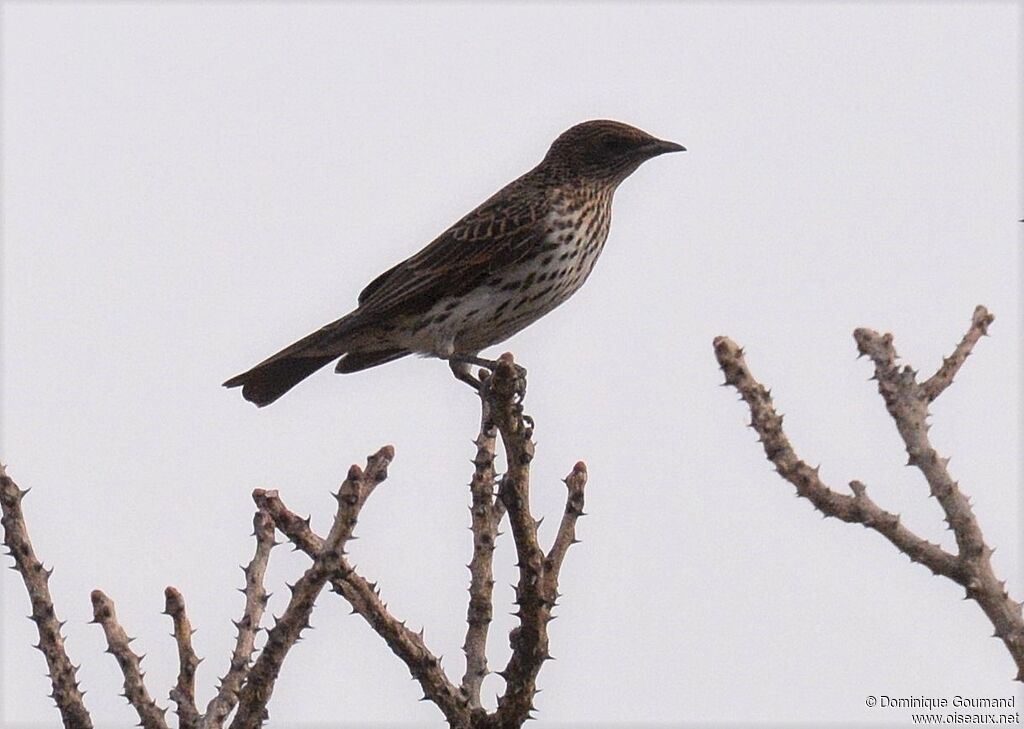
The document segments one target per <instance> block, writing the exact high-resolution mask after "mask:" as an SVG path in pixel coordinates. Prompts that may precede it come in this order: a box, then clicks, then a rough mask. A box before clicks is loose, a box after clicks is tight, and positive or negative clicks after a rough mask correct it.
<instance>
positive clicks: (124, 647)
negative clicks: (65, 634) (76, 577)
mask: <svg viewBox="0 0 1024 729" xmlns="http://www.w3.org/2000/svg"><path fill="white" fill-rule="evenodd" d="M92 615H93V619H92V622H94V623H99V624H100V626H101V627H102V628H103V633H104V634H105V635H106V636H107V653H110V654H112V655H113V656H114V658H116V659H117V663H118V665H119V666H120V667H121V673H122V674H123V675H124V697H125V698H126V699H128V703H129V704H131V705H132V708H134V709H135V711H136V712H137V713H138V715H139V724H140V725H141V726H142V727H143V729H167V720H166V719H165V718H164V715H165V714H166V713H167V709H161V708H160V707H159V706H157V705H156V702H155V701H153V697H151V696H150V695H149V691H147V690H146V683H145V680H144V679H145V677H146V674H144V673H143V672H142V659H143V658H145V656H144V655H143V656H140V655H138V654H137V653H135V651H133V650H132V648H131V645H130V644H131V642H132V641H133V640H135V639H134V638H129V637H128V634H127V633H125V632H124V628H122V627H121V624H120V623H119V622H117V613H116V612H114V601H113V600H111V599H110V598H109V597H107V596H106V595H104V594H103V592H102V591H100V590H93V591H92Z"/></svg>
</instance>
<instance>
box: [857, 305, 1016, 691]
mask: <svg viewBox="0 0 1024 729" xmlns="http://www.w3.org/2000/svg"><path fill="white" fill-rule="evenodd" d="M993 318H994V317H993V316H992V315H991V314H989V312H988V311H987V310H986V309H985V307H983V306H979V307H977V308H976V309H975V311H974V316H973V317H972V319H971V328H970V329H969V330H968V332H967V334H966V335H965V336H964V338H963V340H962V341H961V342H960V344H959V345H957V348H956V350H955V351H954V352H953V354H952V355H951V356H950V357H948V358H946V360H944V362H943V365H942V367H941V368H940V369H939V372H938V373H936V375H935V376H933V377H932V378H929V379H928V380H927V381H926V382H925V383H924V384H918V383H917V377H916V373H915V372H914V370H913V369H911V368H910V367H909V366H905V367H903V368H902V369H899V368H897V367H896V364H895V360H896V351H895V349H894V348H893V346H892V335H891V334H885V335H880V334H879V333H878V332H876V331H873V330H871V329H858V330H856V331H855V332H854V335H853V336H854V339H855V340H856V341H857V347H858V349H859V351H860V353H861V354H866V355H867V356H869V357H870V358H871V360H872V362H874V365H875V378H876V379H877V380H878V392H879V393H880V394H881V395H882V398H883V399H884V400H885V406H886V409H887V410H888V411H889V414H890V415H891V416H892V418H893V420H894V421H895V422H896V429H897V431H899V434H900V437H901V438H902V439H903V443H904V445H905V446H906V449H907V454H908V456H909V458H908V464H910V465H913V466H916V467H917V468H918V470H920V471H921V473H922V474H923V475H924V477H925V480H927V482H928V487H929V489H930V490H931V494H932V496H934V497H935V499H936V500H937V501H938V502H939V505H940V506H941V507H942V510H943V512H945V516H946V522H947V523H948V524H949V528H950V529H952V530H953V535H954V537H955V538H956V544H957V549H958V562H959V566H960V571H959V575H958V576H959V579H956V578H954V579H956V582H958V583H959V584H960V585H961V586H963V587H964V589H965V590H966V592H967V597H969V598H971V599H972V600H975V601H976V602H977V603H978V604H979V605H980V606H981V609H982V610H983V611H984V612H985V615H987V616H988V619H989V620H991V621H992V625H993V626H994V627H995V635H997V636H998V637H999V638H1000V639H1001V640H1002V641H1003V643H1004V644H1005V645H1006V648H1007V650H1008V651H1009V652H1010V655H1011V656H1013V659H1014V661H1015V662H1016V664H1017V669H1018V671H1017V676H1016V679H1017V680H1018V681H1022V682H1024V616H1022V614H1021V604H1020V603H1019V602H1017V601H1016V600H1013V599H1012V598H1011V597H1010V595H1009V594H1008V593H1007V591H1006V586H1005V583H1004V582H1003V581H1001V580H999V579H998V578H997V577H996V575H995V573H994V572H993V570H992V561H991V555H992V549H991V548H989V546H988V545H987V544H985V537H984V534H982V531H981V527H980V526H979V524H978V520H977V518H976V517H975V516H974V510H973V509H972V508H971V504H970V500H969V499H968V498H967V496H966V495H965V494H964V493H963V492H962V491H961V490H960V487H959V484H958V483H957V482H956V481H955V480H954V479H953V477H952V476H951V475H950V473H949V468H948V465H949V459H948V458H943V457H941V456H939V454H938V453H937V452H936V450H935V449H934V448H933V447H932V444H931V441H930V439H929V438H928V429H929V426H928V422H927V419H928V415H929V413H928V403H930V402H931V401H932V400H934V399H935V397H937V396H938V394H940V393H941V392H942V391H943V390H944V389H945V388H946V387H947V386H948V385H949V384H950V383H951V382H952V378H953V375H954V374H955V373H956V371H957V370H958V369H959V367H960V365H961V364H962V363H963V361H964V359H965V358H966V357H967V355H968V354H970V351H971V348H972V347H973V346H974V343H975V342H977V341H978V339H979V338H980V337H981V336H982V335H983V334H985V333H986V332H987V329H988V326H989V324H991V323H992V321H993ZM950 362H952V363H953V364H949V363H950Z"/></svg>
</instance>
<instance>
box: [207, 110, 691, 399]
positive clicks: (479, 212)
mask: <svg viewBox="0 0 1024 729" xmlns="http://www.w3.org/2000/svg"><path fill="white" fill-rule="evenodd" d="M684 150H685V148H684V147H683V146H681V145H679V144H676V143H675V142H666V141H663V140H661V139H657V138H655V137H652V136H651V135H650V134H647V133H646V132H643V131H641V130H639V129H636V128H635V127H631V126H629V125H627V124H622V123H620V122H614V121H604V120H599V121H588V122H583V123H582V124H577V125H576V126H574V127H572V128H570V129H568V130H567V131H565V132H563V133H562V134H561V135H560V136H559V137H558V139H556V140H555V141H554V143H552V145H551V148H550V149H549V150H548V153H547V154H546V155H545V156H544V159H543V160H542V161H541V163H540V164H539V165H537V166H536V167H534V168H533V169H532V170H530V171H529V172H527V173H526V174H525V175H523V176H522V177H520V178H519V179H517V180H514V181H513V182H511V183H509V184H508V185H506V186H505V187H504V188H502V189H501V190H499V191H498V192H497V193H496V194H494V195H493V196H492V197H491V198H490V199H488V200H487V201H486V202H484V203H483V204H482V205H480V206H479V207H478V208H476V209H475V210H473V211H472V212H470V213H469V214H468V215H466V216H465V217H464V218H462V220H460V221H459V222H457V223H455V225H453V226H452V227H451V228H449V229H448V230H446V231H445V232H444V233H442V234H441V235H440V236H438V237H437V239H435V240H434V241H433V242H432V243H430V245H428V246H427V247H426V248H424V249H423V250H421V251H420V252H419V253H417V254H416V255H414V256H412V257H411V258H407V259H406V260H404V261H402V262H401V263H399V264H398V265H396V266H394V267H393V268H391V269H390V270H388V271H386V272H384V273H383V274H381V275H380V276H378V277H377V278H376V279H374V280H373V281H372V282H371V283H370V285H369V286H367V287H366V288H365V289H363V292H362V293H361V294H359V304H358V306H357V307H356V308H355V310H354V311H352V312H351V313H349V314H346V315H345V316H343V317H342V318H341V319H338V320H337V321H335V322H332V323H331V324H328V325H327V326H325V327H323V328H322V329H320V330H318V331H316V332H313V333H312V334H310V335H309V336H307V337H303V338H302V339H300V340H299V341H297V342H295V343H294V344H292V345H291V346H289V347H286V348H285V349H282V350H281V351H280V352H278V353H277V354H275V355H273V356H272V357H270V358H268V359H266V360H264V361H263V362H261V363H260V364H258V365H256V366H255V367H253V368H252V369H251V370H249V371H248V372H244V373H242V374H240V375H238V376H236V377H232V378H231V379H230V380H228V381H227V382H225V383H224V385H225V387H239V386H241V387H242V395H243V397H245V399H246V400H249V401H251V402H254V403H256V405H259V406H261V407H262V406H264V405H269V404H270V403H272V402H274V400H276V399H277V398H279V397H281V395H283V394H284V393H286V392H287V391H288V390H290V389H291V388H292V387H294V386H295V385H296V384H298V383H299V382H300V381H302V380H303V379H305V378H306V377H308V376H309V375H311V374H313V373H314V372H315V371H316V370H318V369H320V368H321V367H323V366H324V365H326V364H327V363H329V362H331V361H333V360H336V359H338V358H339V357H340V359H338V364H337V366H336V367H335V372H358V371H359V370H364V369H366V368H368V367H374V366H376V365H379V364H383V363H385V362H390V361H392V360H395V359H398V358H399V357H405V356H406V355H408V354H413V353H416V354H421V355H425V356H430V357H440V358H441V359H446V360H448V362H449V365H450V366H451V368H452V371H453V372H454V373H455V375H456V377H458V378H459V379H461V380H464V381H466V382H469V383H470V384H473V385H475V386H476V385H478V384H479V383H477V382H476V380H475V378H474V377H473V376H472V375H471V374H470V365H473V364H478V365H482V366H487V365H488V364H490V365H492V366H493V363H490V362H488V361H487V360H481V359H479V358H478V357H477V354H478V353H479V352H480V351H481V350H483V349H484V348H486V347H489V346H491V345H493V344H497V343H498V342H502V341H504V340H505V339H507V338H509V337H510V336H512V335H513V334H515V333H516V332H518V331H520V330H521V329H523V328H525V327H526V326H528V325H529V324H531V323H533V322H534V321H536V320H537V319H539V318H540V317H542V316H544V315H545V314H547V313H548V312H549V311H551V310H552V309H554V308H555V307H556V306H558V305H559V304H561V303H562V302H563V301H565V300H566V299H568V298H569V297H570V296H572V295H573V294H574V293H575V292H576V290H577V289H579V287H580V286H582V285H583V282H584V281H586V279H587V276H589V275H590V271H591V270H592V269H593V267H594V263H595V262H596V261H597V257H598V256H599V255H600V254H601V249H602V248H603V247H604V243H605V240H606V239H607V237H608V225H609V223H610V221H611V204H612V195H613V193H614V192H615V189H616V188H617V187H618V186H619V183H621V182H622V181H623V180H625V179H626V178H627V177H629V175H631V174H632V173H633V172H634V171H635V170H636V169H637V167H639V166H640V165H641V163H643V162H645V161H646V160H649V159H650V158H651V157H656V156H658V155H660V154H664V153H666V152H681V151H684Z"/></svg>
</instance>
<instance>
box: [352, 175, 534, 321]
mask: <svg viewBox="0 0 1024 729" xmlns="http://www.w3.org/2000/svg"><path fill="white" fill-rule="evenodd" d="M510 192H511V191H510V190H508V189H507V188H506V190H502V191H501V192H499V193H498V194H496V195H495V196H493V197H492V198H490V199H489V200H487V201H486V202H484V203H483V204H482V205H480V206H479V207H478V208H476V209H475V210H473V211H472V212H470V213H469V214H468V215H466V216H465V217H464V218H462V219H461V220H460V221H459V222H457V223H456V224H455V225H453V226H452V227H451V228H449V229H448V230H446V231H445V232H444V233H442V234H441V235H439V236H438V237H437V238H436V239H435V240H434V241H433V242H432V243H430V244H429V245H427V247H426V248H424V249H423V250H421V251H420V252H419V253H417V254H416V255H414V256H412V257H411V258H407V259H406V260H404V261H402V262H401V263H399V264H398V265H396V266H394V267H393V268H391V269H389V270H387V271H385V272H384V273H382V274H381V275H380V276H378V277H377V278H375V279H374V280H373V281H371V282H370V284H369V285H368V286H367V287H366V288H365V289H363V291H362V293H360V294H359V309H357V312H356V313H357V314H358V315H359V318H360V319H363V317H367V318H371V319H377V318H379V317H385V316H388V315H390V314H393V313H417V312H422V311H426V310H427V309H429V308H430V307H431V306H433V304H434V303H436V301H437V300H438V299H439V298H441V297H442V296H444V295H455V296H457V295H459V294H463V293H465V292H466V291H469V290H470V289H472V288H474V287H475V286H478V285H480V284H481V283H483V281H484V280H485V279H486V278H487V276H489V275H490V274H491V273H493V272H494V271H496V270H498V269H500V268H501V267H503V266H506V265H508V264H510V263H513V262H515V261H517V260H519V259H520V258H522V257H523V256H525V255H527V254H528V253H530V252H531V251H534V250H536V247H537V246H542V245H544V238H545V230H546V225H547V222H546V221H545V220H544V219H543V218H542V217H541V216H542V213H541V208H542V207H543V206H542V205H540V204H538V203H539V201H538V200H537V198H536V197H535V196H530V195H521V196H515V195H510V194H509V193H510Z"/></svg>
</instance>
